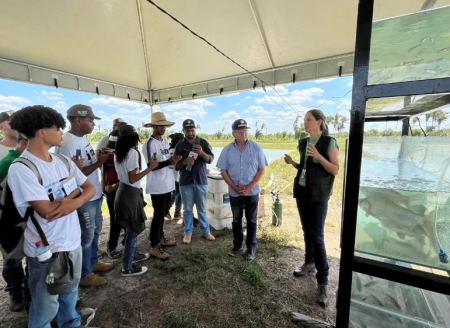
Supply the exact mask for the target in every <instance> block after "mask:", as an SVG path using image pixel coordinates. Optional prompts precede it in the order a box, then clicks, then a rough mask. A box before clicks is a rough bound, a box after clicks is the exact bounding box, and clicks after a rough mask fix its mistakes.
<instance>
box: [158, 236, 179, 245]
mask: <svg viewBox="0 0 450 328" xmlns="http://www.w3.org/2000/svg"><path fill="white" fill-rule="evenodd" d="M159 244H160V245H161V246H175V245H176V244H177V242H176V241H175V240H170V239H167V238H166V237H162V238H161V240H160V242H159Z"/></svg>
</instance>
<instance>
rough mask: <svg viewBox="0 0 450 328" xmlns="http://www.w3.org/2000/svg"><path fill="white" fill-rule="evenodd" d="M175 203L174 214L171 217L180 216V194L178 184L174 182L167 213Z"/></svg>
mask: <svg viewBox="0 0 450 328" xmlns="http://www.w3.org/2000/svg"><path fill="white" fill-rule="evenodd" d="M174 203H175V214H174V215H173V217H178V216H181V193H180V183H179V182H177V181H175V190H174V191H172V194H171V196H170V203H169V211H168V213H169V212H170V209H171V208H172V205H173V204H174Z"/></svg>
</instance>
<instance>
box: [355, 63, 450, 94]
mask: <svg viewBox="0 0 450 328" xmlns="http://www.w3.org/2000/svg"><path fill="white" fill-rule="evenodd" d="M355 63H356V61H355ZM449 91H450V79H449V78H441V79H431V80H420V81H411V82H399V83H391V84H378V85H368V86H365V87H364V96H365V97H366V98H367V99H372V98H386V97H398V96H416V95H424V94H436V93H445V92H449Z"/></svg>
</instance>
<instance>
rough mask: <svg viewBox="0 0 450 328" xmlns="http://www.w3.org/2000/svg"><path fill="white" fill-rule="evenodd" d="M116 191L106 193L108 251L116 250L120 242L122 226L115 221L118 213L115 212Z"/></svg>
mask: <svg viewBox="0 0 450 328" xmlns="http://www.w3.org/2000/svg"><path fill="white" fill-rule="evenodd" d="M116 193H117V190H116V191H113V192H110V193H105V194H106V203H107V204H108V210H109V240H108V246H107V250H108V251H112V250H114V249H116V247H117V243H118V242H119V236H120V231H121V230H122V226H121V225H120V224H119V223H117V222H116V221H115V218H116V212H115V211H114V200H115V199H116Z"/></svg>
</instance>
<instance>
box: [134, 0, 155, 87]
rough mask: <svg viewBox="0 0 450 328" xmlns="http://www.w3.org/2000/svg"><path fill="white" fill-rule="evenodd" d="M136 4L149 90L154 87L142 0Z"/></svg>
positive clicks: (138, 0) (137, 0)
mask: <svg viewBox="0 0 450 328" xmlns="http://www.w3.org/2000/svg"><path fill="white" fill-rule="evenodd" d="M136 5H137V10H138V15H139V26H140V28H141V39H142V50H143V51H144V60H145V70H146V73H147V83H148V90H151V89H152V80H151V78H150V67H149V65H148V55H147V46H146V44H145V30H144V21H143V19H142V10H141V0H136Z"/></svg>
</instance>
